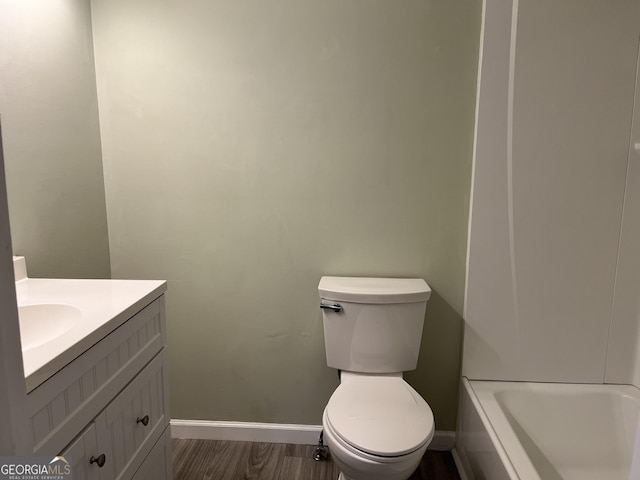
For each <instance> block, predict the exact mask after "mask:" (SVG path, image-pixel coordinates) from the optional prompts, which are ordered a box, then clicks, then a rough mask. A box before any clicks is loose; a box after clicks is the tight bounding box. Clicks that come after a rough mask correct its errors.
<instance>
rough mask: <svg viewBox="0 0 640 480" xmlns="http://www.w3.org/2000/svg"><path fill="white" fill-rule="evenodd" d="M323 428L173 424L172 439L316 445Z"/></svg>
mask: <svg viewBox="0 0 640 480" xmlns="http://www.w3.org/2000/svg"><path fill="white" fill-rule="evenodd" d="M321 430H322V425H294V424H282V423H253V422H213V421H208V420H171V437H172V438H194V439H198V440H231V441H236V442H267V443H293V444H296V445H315V444H316V443H318V438H319V436H320V431H321Z"/></svg>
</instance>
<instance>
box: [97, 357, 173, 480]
mask: <svg viewBox="0 0 640 480" xmlns="http://www.w3.org/2000/svg"><path fill="white" fill-rule="evenodd" d="M163 360H164V352H162V353H160V354H158V355H157V356H156V357H155V358H154V359H153V360H151V362H149V364H148V365H147V366H146V367H145V368H144V369H143V370H142V371H141V372H140V374H139V375H138V376H137V377H136V378H135V379H134V380H133V381H132V382H131V383H130V384H129V385H128V386H127V387H126V388H125V389H124V390H123V391H122V392H121V393H120V394H119V395H118V396H117V397H116V398H115V399H114V400H113V402H111V403H110V404H109V406H108V407H107V408H106V410H105V411H104V414H105V427H104V428H105V430H106V431H105V432H104V433H103V432H101V431H98V441H99V446H100V447H101V448H103V449H104V450H108V451H110V452H111V459H110V461H109V462H108V464H107V465H106V466H105V467H108V468H106V470H108V472H109V478H111V479H122V480H127V479H130V478H131V477H132V476H133V474H134V473H135V472H136V470H138V468H139V467H140V465H141V464H142V461H143V460H144V458H145V457H146V456H147V455H148V454H149V452H150V451H151V449H152V447H153V445H154V444H155V443H156V441H157V440H158V439H159V438H160V436H161V435H162V433H163V432H164V430H165V428H166V427H167V425H168V424H169V412H168V400H167V397H168V395H167V388H166V367H165V362H163ZM99 430H102V429H101V428H100V429H99Z"/></svg>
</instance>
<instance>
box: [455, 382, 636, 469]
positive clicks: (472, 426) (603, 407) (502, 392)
mask: <svg viewBox="0 0 640 480" xmlns="http://www.w3.org/2000/svg"><path fill="white" fill-rule="evenodd" d="M460 393H461V396H460V419H459V422H458V434H457V440H456V453H457V456H458V459H459V463H460V465H459V466H461V467H462V468H463V470H464V473H465V474H466V476H467V477H468V478H469V479H476V480H482V479H487V480H516V479H520V480H560V479H562V480H596V479H598V480H623V479H624V480H629V479H632V480H640V433H639V432H640V428H639V425H638V422H639V420H640V390H638V389H637V388H636V387H633V386H628V385H578V384H549V383H520V382H488V381H476V380H472V381H468V380H467V379H465V378H463V381H462V388H461V392H460Z"/></svg>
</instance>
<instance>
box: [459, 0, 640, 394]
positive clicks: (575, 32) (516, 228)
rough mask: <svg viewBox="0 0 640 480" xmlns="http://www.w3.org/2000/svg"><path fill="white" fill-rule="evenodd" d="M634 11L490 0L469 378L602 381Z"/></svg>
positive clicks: (632, 66)
mask: <svg viewBox="0 0 640 480" xmlns="http://www.w3.org/2000/svg"><path fill="white" fill-rule="evenodd" d="M514 5H517V8H518V10H517V12H515V13H516V14H515V15H512V11H513V10H512V8H513V6H514ZM510 17H511V18H512V19H513V20H514V21H513V22H511V21H509V18H510ZM638 19H640V4H638V3H637V2H633V1H630V0H629V1H623V2H620V3H619V4H618V5H617V6H616V8H611V7H610V5H609V3H608V2H606V1H599V2H590V3H589V4H585V3H584V2H576V1H573V0H567V1H563V2H556V1H555V0H543V1H538V0H535V1H532V0H526V1H520V2H514V3H512V2H508V1H507V2H504V1H499V0H487V1H486V14H485V21H486V24H485V30H484V32H485V39H484V48H483V56H482V64H481V83H480V89H479V96H480V98H479V111H478V126H477V140H476V153H475V166H474V180H473V194H472V195H473V198H472V207H471V220H470V232H469V256H468V271H467V296H466V304H465V318H466V322H467V325H466V330H465V344H464V361H463V374H464V375H466V376H468V377H469V378H477V379H505V380H523V379H526V380H531V381H553V382H563V381H564V382H598V383H599V382H603V380H604V375H605V364H606V356H607V341H608V335H609V326H610V321H611V305H612V302H613V290H614V280H615V273H616V258H617V253H618V239H619V232H620V218H621V215H622V204H623V195H624V188H625V175H626V169H627V154H628V142H629V131H630V122H629V120H630V118H631V114H632V107H633V92H634V83H635V71H636V58H637V49H638V33H639V32H638V28H637V25H638ZM505 20H506V21H509V23H508V25H511V28H508V27H507V24H505V23H504V22H505ZM507 45H508V46H509V49H508V51H507V49H506V47H507ZM496 67H497V68H496ZM612 71H615V72H616V74H615V75H611V73H610V72H612ZM493 77H495V78H493ZM485 79H486V81H485ZM496 81H497V83H498V84H499V85H501V86H502V87H503V88H502V89H501V90H497V89H494V88H493V86H494V85H493V84H494V83H495V82H496ZM505 87H508V88H505ZM603 91H605V92H607V94H606V95H602V92H603ZM505 106H506V107H507V108H505ZM494 119H496V120H497V121H494ZM596 192H597V194H596Z"/></svg>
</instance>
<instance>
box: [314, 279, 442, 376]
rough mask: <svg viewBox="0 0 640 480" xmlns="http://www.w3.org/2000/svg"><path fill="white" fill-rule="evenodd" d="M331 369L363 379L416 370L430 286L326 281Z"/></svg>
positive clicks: (414, 282)
mask: <svg viewBox="0 0 640 480" xmlns="http://www.w3.org/2000/svg"><path fill="white" fill-rule="evenodd" d="M318 291H319V292H320V299H321V300H320V304H321V307H322V306H324V308H322V317H323V323H324V342H325V351H326V354H327V365H329V366H330V367H333V368H337V369H340V370H348V371H351V372H363V373H397V372H405V371H407V370H414V369H415V368H416V366H417V363H418V353H419V351H420V341H421V339H422V326H423V324H424V313H425V309H426V307H427V300H428V299H429V296H430V295H431V289H430V288H429V285H427V283H426V282H425V281H424V280H422V279H421V278H365V277H322V278H321V279H320V284H319V285H318Z"/></svg>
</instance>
